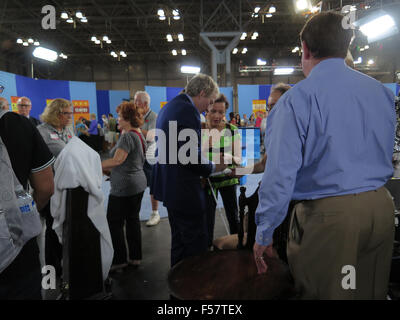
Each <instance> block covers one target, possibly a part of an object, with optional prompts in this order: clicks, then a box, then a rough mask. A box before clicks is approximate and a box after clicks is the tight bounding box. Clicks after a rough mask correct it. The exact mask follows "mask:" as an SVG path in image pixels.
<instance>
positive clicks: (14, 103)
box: [11, 96, 20, 113]
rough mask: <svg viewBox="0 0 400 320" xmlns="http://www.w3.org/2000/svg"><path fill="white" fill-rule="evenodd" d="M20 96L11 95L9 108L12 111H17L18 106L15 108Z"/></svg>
mask: <svg viewBox="0 0 400 320" xmlns="http://www.w3.org/2000/svg"><path fill="white" fill-rule="evenodd" d="M19 98H20V97H13V96H11V110H12V111H13V112H16V113H18V108H17V101H18V99H19Z"/></svg>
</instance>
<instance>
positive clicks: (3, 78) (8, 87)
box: [0, 71, 17, 110]
mask: <svg viewBox="0 0 400 320" xmlns="http://www.w3.org/2000/svg"><path fill="white" fill-rule="evenodd" d="M0 84H1V85H2V86H3V87H4V88H5V89H4V91H3V93H2V94H1V96H2V97H3V98H6V99H7V100H8V103H9V104H10V110H11V97H12V96H14V97H15V96H17V85H16V83H15V74H13V73H8V72H4V71H0Z"/></svg>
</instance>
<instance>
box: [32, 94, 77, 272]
mask: <svg viewBox="0 0 400 320" xmlns="http://www.w3.org/2000/svg"><path fill="white" fill-rule="evenodd" d="M72 114H73V113H72V104H71V102H70V101H68V100H65V99H61V98H58V99H54V100H53V101H51V102H50V103H49V104H48V105H47V106H46V108H45V109H44V111H43V113H42V115H41V116H40V119H41V120H42V122H43V123H42V124H40V125H39V126H37V129H38V130H39V132H40V134H41V135H42V137H43V140H44V142H45V143H46V144H47V146H48V147H49V149H50V151H51V153H52V154H53V155H54V157H57V156H58V155H59V154H60V152H61V150H62V149H63V148H64V147H65V145H66V144H67V143H68V141H69V140H71V139H72V137H73V136H74V133H73V132H72V131H71V129H70V126H69V125H70V123H71V120H72ZM40 213H41V215H42V216H44V217H45V219H46V234H45V263H46V265H52V266H54V268H55V270H56V275H57V276H61V272H62V269H61V259H62V246H61V244H60V242H59V241H58V237H57V234H56V233H55V231H54V230H53V228H52V227H53V221H54V219H53V217H52V216H51V213H50V201H49V202H48V203H47V205H46V206H45V207H44V208H43V209H42V210H41V211H40Z"/></svg>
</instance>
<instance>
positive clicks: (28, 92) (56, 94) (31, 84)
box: [15, 75, 71, 119]
mask: <svg viewBox="0 0 400 320" xmlns="http://www.w3.org/2000/svg"><path fill="white" fill-rule="evenodd" d="M15 79H16V87H17V94H18V96H20V97H21V96H27V97H28V98H29V99H31V101H32V110H31V116H32V117H35V118H38V119H39V117H40V115H41V114H42V112H43V110H44V108H45V107H46V100H47V99H56V98H64V99H67V100H71V97H70V92H69V82H68V81H58V80H35V79H31V78H27V77H23V76H19V75H16V77H15Z"/></svg>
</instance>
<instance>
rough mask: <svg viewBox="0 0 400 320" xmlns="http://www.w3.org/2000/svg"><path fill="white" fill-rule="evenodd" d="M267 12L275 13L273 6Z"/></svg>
mask: <svg viewBox="0 0 400 320" xmlns="http://www.w3.org/2000/svg"><path fill="white" fill-rule="evenodd" d="M268 12H269V13H275V12H276V8H275V6H274V5H272V6H270V7H269V10H268Z"/></svg>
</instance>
